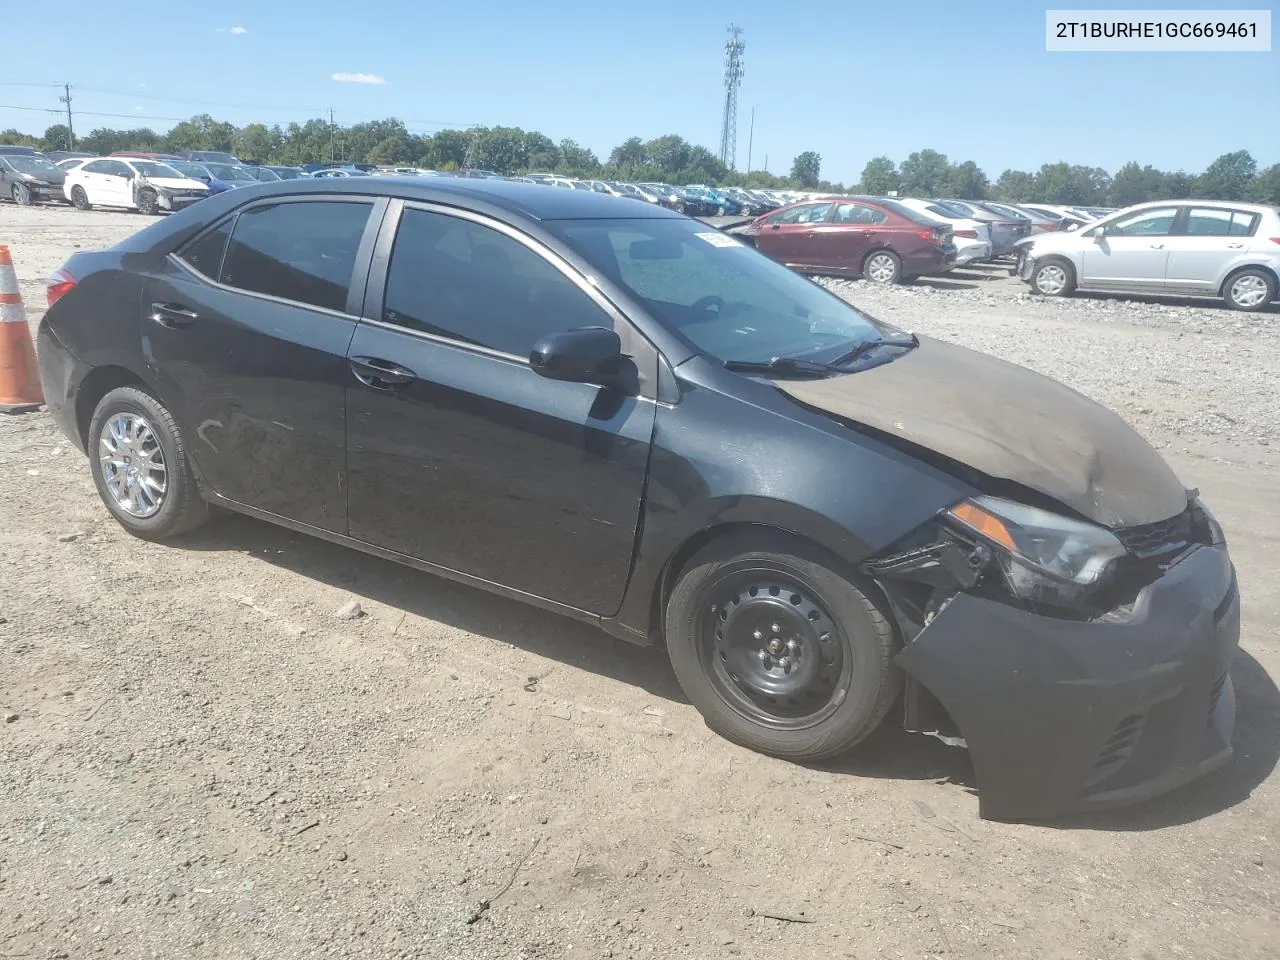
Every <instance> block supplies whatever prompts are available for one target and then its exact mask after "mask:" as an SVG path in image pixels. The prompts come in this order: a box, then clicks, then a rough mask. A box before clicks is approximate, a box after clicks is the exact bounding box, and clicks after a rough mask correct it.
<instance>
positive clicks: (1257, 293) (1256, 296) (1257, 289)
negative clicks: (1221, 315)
mask: <svg viewBox="0 0 1280 960" xmlns="http://www.w3.org/2000/svg"><path fill="white" fill-rule="evenodd" d="M1268 292H1269V291H1268V290H1267V282H1266V281H1265V280H1263V279H1262V278H1261V277H1259V276H1257V275H1256V274H1252V273H1247V274H1245V275H1244V276H1243V277H1241V278H1240V279H1239V280H1236V281H1235V282H1234V283H1232V284H1231V290H1230V291H1229V292H1228V295H1229V296H1230V297H1231V302H1232V303H1235V304H1237V305H1238V306H1241V307H1256V306H1257V305H1258V304H1260V303H1262V301H1263V300H1264V299H1266V296H1267V293H1268Z"/></svg>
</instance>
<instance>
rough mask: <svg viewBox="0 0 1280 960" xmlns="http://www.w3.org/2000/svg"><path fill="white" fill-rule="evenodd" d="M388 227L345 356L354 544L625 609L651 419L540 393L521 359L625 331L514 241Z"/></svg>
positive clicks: (471, 230) (627, 409) (619, 402)
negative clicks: (538, 345) (379, 267)
mask: <svg viewBox="0 0 1280 960" xmlns="http://www.w3.org/2000/svg"><path fill="white" fill-rule="evenodd" d="M390 219H391V218H390V217H389V218H388V220H390ZM392 230H395V231H396V232H395V236H394V245H393V246H391V248H390V259H389V264H388V267H387V272H386V276H385V282H382V278H381V277H380V276H377V275H375V276H372V277H371V278H370V284H369V287H370V290H369V297H368V299H367V301H366V305H365V317H366V318H369V319H366V320H365V321H363V322H361V323H360V325H359V327H358V328H357V330H356V334H355V338H354V340H353V341H352V343H351V349H350V360H351V373H350V376H349V381H348V383H349V388H348V391H347V463H348V467H347V475H348V477H349V481H350V492H349V497H348V513H349V517H350V532H351V536H353V537H356V538H359V539H361V540H364V541H366V542H368V543H371V544H375V545H377V546H380V547H384V548H386V549H388V550H394V551H395V552H397V553H400V554H403V555H405V556H409V557H414V558H416V559H419V560H423V561H426V562H428V563H432V564H436V565H438V566H441V567H445V568H448V569H450V570H455V571H459V572H461V573H465V574H468V575H470V576H472V577H477V578H480V579H482V580H486V581H489V582H492V583H497V584H500V585H502V586H505V587H508V588H512V589H515V590H520V591H523V592H525V593H529V594H533V595H535V596H538V597H544V598H547V599H550V600H554V601H557V602H559V603H563V604H567V605H569V606H572V607H576V608H578V609H581V610H588V611H591V612H593V613H598V614H605V615H607V614H612V613H614V612H616V610H617V608H618V606H619V605H620V603H621V599H622V594H623V590H624V588H625V586H626V581H627V575H628V572H629V570H630V564H631V556H632V550H633V548H634V545H635V538H636V525H637V523H638V521H639V516H640V504H641V497H642V495H643V492H644V483H645V477H646V473H647V467H648V460H649V448H650V442H651V439H652V433H653V425H654V416H655V412H656V408H655V406H654V404H653V403H652V402H650V401H648V400H646V399H643V398H641V397H636V396H624V395H622V394H620V393H618V392H616V391H613V390H609V389H606V388H602V387H598V386H593V385H590V384H582V383H566V382H560V381H554V380H548V379H545V378H543V377H541V376H539V375H538V374H537V373H535V372H534V371H533V369H532V368H531V367H530V366H529V364H528V360H527V358H528V356H529V353H530V351H531V349H532V347H533V345H534V343H535V342H536V341H537V340H538V339H540V338H541V337H543V336H545V335H547V334H550V333H555V332H559V331H562V330H568V329H573V328H576V327H588V326H608V327H615V326H616V325H617V324H619V323H624V322H625V321H622V320H621V319H617V320H616V322H615V318H614V317H613V316H612V315H611V314H610V313H609V312H607V311H606V309H605V308H604V306H603V305H602V303H603V301H599V300H598V299H597V297H596V296H595V295H594V294H588V293H587V292H585V288H586V284H585V282H584V281H582V280H581V278H579V277H576V276H575V275H573V274H572V271H571V269H570V268H568V267H567V266H566V265H563V264H560V263H558V262H554V257H553V255H550V254H548V253H547V252H546V251H544V250H543V249H542V248H541V247H540V246H539V245H537V244H535V243H534V242H533V241H532V240H529V239H527V238H524V237H523V236H522V235H519V234H516V233H515V232H514V231H512V230H510V229H509V228H506V227H502V226H500V225H498V224H495V223H492V222H489V221H485V220H483V219H481V218H475V217H473V216H471V215H464V214H460V213H450V212H447V211H441V210H438V209H431V208H426V207H417V206H412V205H407V206H406V207H405V208H404V210H403V213H402V215H401V216H400V219H399V223H398V225H392V224H390V223H388V225H387V226H386V227H385V228H384V231H385V232H387V234H389V233H390V231H392ZM390 239H391V238H390V236H389V235H387V236H384V238H383V240H381V241H380V243H379V247H378V249H379V251H382V250H384V249H385V248H386V246H387V245H388V243H389V241H390ZM377 259H378V261H379V262H381V259H382V256H381V253H380V254H379V257H378V258H377Z"/></svg>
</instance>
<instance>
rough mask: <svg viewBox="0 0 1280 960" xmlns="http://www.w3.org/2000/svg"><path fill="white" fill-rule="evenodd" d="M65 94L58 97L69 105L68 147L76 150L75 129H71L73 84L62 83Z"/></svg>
mask: <svg viewBox="0 0 1280 960" xmlns="http://www.w3.org/2000/svg"><path fill="white" fill-rule="evenodd" d="M62 91H63V95H62V96H61V97H59V98H58V99H59V100H61V101H62V102H63V103H65V104H66V105H67V149H68V150H74V149H75V148H76V135H75V131H74V130H72V129H71V84H69V83H64V84H63V85H62Z"/></svg>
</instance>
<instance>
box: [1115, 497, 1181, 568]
mask: <svg viewBox="0 0 1280 960" xmlns="http://www.w3.org/2000/svg"><path fill="white" fill-rule="evenodd" d="M1115 535H1116V536H1117V537H1119V538H1120V542H1121V543H1123V544H1124V545H1125V548H1126V549H1127V550H1128V551H1129V552H1130V553H1132V554H1133V555H1134V556H1136V557H1154V556H1158V555H1160V554H1162V553H1172V552H1173V551H1174V550H1178V549H1180V548H1182V547H1185V546H1186V545H1187V544H1188V543H1190V542H1191V535H1192V533H1191V510H1190V508H1188V509H1186V510H1183V511H1182V512H1181V513H1180V514H1178V515H1177V516H1176V517H1170V518H1169V519H1168V520H1159V521H1157V522H1155V523H1144V524H1142V525H1140V526H1136V527H1121V528H1120V529H1119V530H1116V531H1115Z"/></svg>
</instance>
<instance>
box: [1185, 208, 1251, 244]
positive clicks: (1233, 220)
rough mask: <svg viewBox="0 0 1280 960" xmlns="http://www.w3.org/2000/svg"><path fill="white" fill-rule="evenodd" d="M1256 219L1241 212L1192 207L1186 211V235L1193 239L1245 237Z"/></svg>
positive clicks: (1249, 232) (1249, 214)
mask: <svg viewBox="0 0 1280 960" xmlns="http://www.w3.org/2000/svg"><path fill="white" fill-rule="evenodd" d="M1257 219H1258V216H1257V214H1254V213H1247V212H1245V211H1243V210H1218V209H1214V208H1212V207H1192V208H1191V209H1190V210H1189V211H1187V233H1188V234H1190V235H1191V236H1194V237H1247V236H1249V235H1250V234H1251V233H1253V225H1254V222H1255V221H1256V220H1257Z"/></svg>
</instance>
